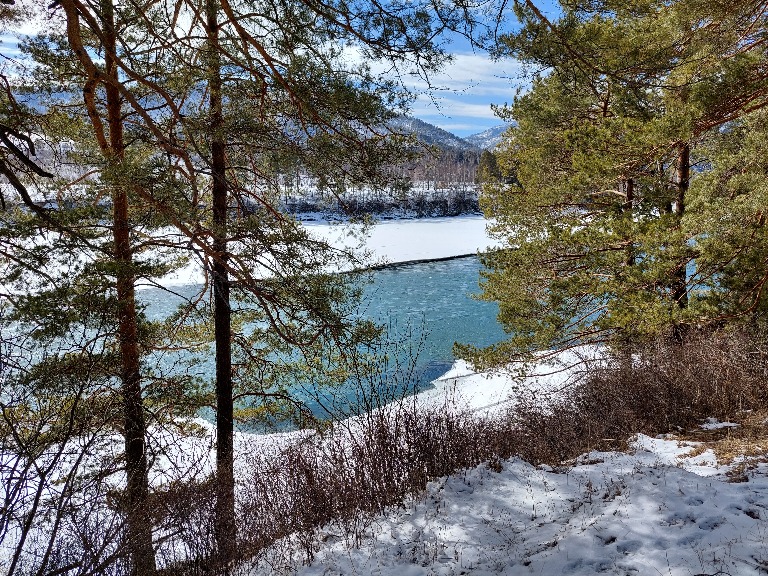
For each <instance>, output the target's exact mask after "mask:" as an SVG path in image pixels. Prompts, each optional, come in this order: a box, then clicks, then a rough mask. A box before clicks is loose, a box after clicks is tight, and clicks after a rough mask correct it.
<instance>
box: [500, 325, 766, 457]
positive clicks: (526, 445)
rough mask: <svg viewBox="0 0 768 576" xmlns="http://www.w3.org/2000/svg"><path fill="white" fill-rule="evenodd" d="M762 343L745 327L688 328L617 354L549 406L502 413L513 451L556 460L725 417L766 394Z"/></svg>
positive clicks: (755, 404)
mask: <svg viewBox="0 0 768 576" xmlns="http://www.w3.org/2000/svg"><path fill="white" fill-rule="evenodd" d="M766 360H768V347H766V344H765V339H764V338H763V337H762V336H761V335H755V334H752V333H750V332H748V331H746V330H729V331H715V332H712V331H691V332H689V333H688V334H687V335H686V338H685V340H684V341H683V342H682V343H679V342H676V341H674V340H672V339H670V340H659V341H657V342H654V343H652V344H649V345H646V346H644V347H642V348H638V349H637V350H635V352H634V354H633V355H632V356H631V358H630V357H627V356H617V357H616V358H615V359H614V361H613V362H610V363H608V364H607V365H605V366H603V367H601V368H598V369H596V370H594V371H593V372H591V373H590V375H589V376H588V377H587V378H586V379H585V380H584V381H583V382H582V383H581V384H580V385H579V386H576V387H575V388H574V389H572V390H571V391H570V392H569V393H567V394H565V395H564V396H562V397H561V398H559V399H557V400H556V401H555V402H553V403H552V404H550V405H548V406H538V405H536V404H534V403H532V402H523V403H522V404H521V405H520V406H518V407H517V408H516V409H515V411H514V413H512V414H509V418H510V419H512V420H514V421H515V422H516V423H517V425H516V427H515V428H516V429H515V430H514V434H515V435H516V436H518V439H517V440H516V441H515V444H517V445H518V449H519V452H518V453H519V454H520V455H521V456H522V457H523V458H525V459H526V460H528V461H531V462H533V463H540V462H546V463H550V464H557V463H560V462H562V461H564V460H566V459H568V458H573V457H574V456H577V455H579V454H582V453H584V452H586V451H589V450H593V449H615V448H617V447H618V448H621V447H622V445H623V444H624V443H625V442H626V440H627V439H628V438H629V436H630V435H631V434H634V433H637V432H643V433H647V434H660V433H666V432H670V431H677V430H680V429H684V428H687V427H690V426H691V425H693V424H696V423H699V422H700V421H701V420H703V419H704V418H707V417H716V418H719V419H728V418H730V417H734V416H735V415H736V414H738V413H739V412H740V411H742V410H747V409H754V408H756V407H761V406H764V405H765V402H766V400H768V386H766V381H768V363H766Z"/></svg>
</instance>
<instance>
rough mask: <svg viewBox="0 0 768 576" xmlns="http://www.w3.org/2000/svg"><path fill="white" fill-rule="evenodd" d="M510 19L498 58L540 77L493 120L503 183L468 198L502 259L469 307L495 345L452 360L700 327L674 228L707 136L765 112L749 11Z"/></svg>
mask: <svg viewBox="0 0 768 576" xmlns="http://www.w3.org/2000/svg"><path fill="white" fill-rule="evenodd" d="M515 7H516V11H517V14H518V16H519V17H520V19H521V21H522V22H523V27H522V29H521V31H520V32H519V33H515V34H512V35H509V36H507V37H505V38H504V39H503V40H502V44H501V46H500V47H499V51H500V53H504V54H508V55H512V56H515V57H517V58H520V59H521V60H522V61H523V62H524V63H525V64H527V65H528V66H530V67H531V68H532V69H533V70H535V71H545V72H543V73H541V72H539V73H534V79H533V86H532V89H531V90H530V91H529V92H527V93H525V94H523V95H521V96H519V97H518V98H516V100H515V102H514V105H513V106H512V107H511V108H510V109H508V110H505V111H504V114H505V115H506V116H507V117H508V118H514V120H516V121H517V122H518V125H517V126H515V127H513V128H512V129H511V130H510V131H509V132H508V138H507V141H506V143H505V146H504V148H503V152H502V153H501V154H500V158H499V163H500V165H501V166H502V170H503V171H505V172H507V173H512V174H514V175H515V177H516V179H517V183H515V184H512V185H511V186H507V185H491V186H488V187H487V188H486V190H485V193H484V197H485V202H484V208H485V210H486V213H487V214H488V215H489V216H491V217H493V218H494V219H495V223H494V225H493V226H492V231H493V232H494V233H495V234H496V235H497V236H498V237H499V238H500V239H502V240H503V241H504V243H505V248H502V249H499V250H495V251H491V252H490V253H488V254H487V255H485V256H484V258H483V260H484V263H485V265H486V266H487V267H488V271H487V272H486V273H485V274H484V278H485V281H484V285H483V288H484V297H485V298H488V299H491V300H497V301H499V302H500V316H499V317H500V320H501V322H502V323H503V324H504V325H505V327H506V328H507V329H508V330H509V331H510V333H511V336H510V339H509V340H508V341H507V342H504V343H501V344H500V345H498V346H497V347H495V348H492V349H489V350H486V351H484V352H482V353H481V352H480V351H477V350H473V349H471V348H464V349H463V350H461V352H462V353H463V354H472V355H474V357H475V359H476V360H477V361H478V362H483V361H489V362H506V361H509V359H510V358H511V357H520V356H521V355H522V356H525V355H526V354H529V353H530V352H533V351H536V350H541V349H547V348H562V347H565V346H573V345H577V344H583V343H605V342H608V343H611V344H612V345H614V346H617V347H626V346H628V345H630V344H631V343H632V342H637V341H638V340H641V339H644V338H653V337H656V336H658V335H660V334H664V333H667V332H668V331H672V332H673V333H674V334H676V335H677V336H678V337H681V335H682V334H683V333H684V329H685V326H686V325H689V324H691V323H693V322H700V321H701V319H702V317H703V316H704V317H707V316H708V317H710V318H711V317H712V315H711V310H710V313H707V312H705V311H704V310H702V308H701V307H700V306H699V303H700V300H699V297H698V292H699V290H698V287H697V286H696V280H695V274H694V275H692V274H691V270H692V269H694V270H695V269H696V266H697V264H696V262H697V260H698V259H700V258H701V256H702V249H703V248H704V247H705V244H702V243H698V242H697V241H696V238H701V237H702V236H701V234H702V233H703V231H702V230H695V229H692V228H690V227H689V225H688V223H689V222H692V220H691V219H690V218H689V214H688V211H687V206H688V205H689V203H690V202H691V199H690V195H691V189H692V188H693V189H695V190H697V191H698V187H697V186H696V184H695V180H696V178H697V174H696V172H695V170H692V167H693V166H694V165H695V164H696V162H697V161H701V160H703V158H702V157H701V156H700V155H699V151H700V150H703V146H704V143H705V142H707V141H708V140H709V139H711V138H712V137H713V136H714V135H716V134H717V130H718V129H719V128H720V127H721V126H723V125H726V123H728V122H731V121H733V119H734V118H736V117H739V116H742V115H745V114H748V113H749V112H750V110H752V109H753V108H755V107H757V108H760V107H762V106H763V105H764V104H765V102H766V94H767V93H766V84H765V80H764V78H763V76H762V74H761V73H760V65H759V64H758V62H760V61H762V60H763V58H764V55H763V49H762V47H761V44H760V42H759V41H758V40H757V39H758V38H759V37H760V34H762V32H761V31H759V30H762V28H761V27H762V26H763V20H764V15H763V13H762V10H761V9H759V8H755V7H754V6H753V5H751V4H748V3H737V5H734V6H732V7H728V8H727V9H725V8H721V7H714V6H709V5H704V4H701V3H697V2H687V1H685V0H680V1H678V2H674V3H670V4H657V3H654V2H633V3H630V4H624V3H614V2H597V3H596V2H589V3H578V2H577V3H562V16H561V17H559V18H558V19H557V20H556V21H550V20H548V19H547V18H546V17H545V16H544V15H543V14H542V12H541V11H540V10H539V9H538V8H537V6H536V5H535V3H533V2H530V1H527V2H518V3H516V5H515ZM702 22H707V23H709V24H707V25H706V26H704V25H702V24H701V23H702ZM739 103H740V104H739ZM702 168H705V166H704V165H702ZM697 193H698V192H697ZM697 206H698V207H699V208H700V207H701V204H697ZM694 304H695V305H694ZM702 315H703V316H702Z"/></svg>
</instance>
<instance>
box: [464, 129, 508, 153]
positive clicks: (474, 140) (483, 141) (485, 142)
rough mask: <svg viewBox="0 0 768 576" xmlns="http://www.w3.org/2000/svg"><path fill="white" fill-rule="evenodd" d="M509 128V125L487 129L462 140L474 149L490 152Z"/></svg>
mask: <svg viewBox="0 0 768 576" xmlns="http://www.w3.org/2000/svg"><path fill="white" fill-rule="evenodd" d="M509 126H510V125H509V124H501V125H499V126H494V127H493V128H488V130H483V131H482V132H478V133H477V134H472V135H471V136H467V137H466V138H464V140H465V141H466V142H469V143H470V144H471V145H472V146H474V147H476V148H480V149H482V150H492V149H493V148H496V146H498V145H499V143H500V142H501V140H502V135H503V134H504V132H506V130H507V128H509Z"/></svg>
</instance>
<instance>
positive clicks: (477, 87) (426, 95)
mask: <svg viewBox="0 0 768 576" xmlns="http://www.w3.org/2000/svg"><path fill="white" fill-rule="evenodd" d="M536 3H537V5H538V6H539V7H540V8H541V9H542V11H543V12H544V13H549V14H552V12H553V4H554V3H555V2H554V1H553V0H538V1H537V2H536ZM507 18H508V22H507V23H505V24H503V25H502V27H503V28H507V27H509V26H511V25H513V24H512V21H511V19H512V18H514V17H513V16H512V14H511V13H510V12H507ZM30 25H31V26H30ZM34 27H35V26H34V24H32V23H29V24H27V25H26V26H24V30H23V32H25V33H29V32H31V31H32V30H31V29H30V28H34ZM0 32H2V31H0ZM447 40H448V44H447V45H446V50H447V51H448V52H449V53H451V54H452V56H453V59H452V61H451V62H449V63H448V64H447V65H446V66H445V68H444V69H443V70H442V71H441V72H440V73H439V74H435V75H433V76H432V77H431V78H430V82H429V84H428V83H427V82H426V81H424V80H421V79H419V80H416V81H414V83H413V86H412V89H413V90H414V93H415V94H416V98H415V100H414V101H413V103H412V105H411V110H410V114H411V115H412V116H415V117H416V118H419V119H421V120H424V121H425V122H429V123H430V124H434V125H436V126H439V127H440V128H443V129H444V130H447V131H449V132H452V133H454V134H456V135H457V136H461V137H465V136H469V135H471V134H476V133H478V132H482V131H483V130H486V129H488V128H492V127H494V126H498V125H500V124H503V123H504V122H503V121H502V120H501V119H500V118H498V117H497V116H496V115H495V114H494V112H493V110H492V108H491V106H492V105H504V104H505V103H511V101H512V99H513V98H514V96H515V93H516V91H517V90H518V89H519V88H521V87H523V88H524V87H525V85H526V84H525V80H524V79H523V77H522V71H521V65H520V63H519V62H516V61H514V60H512V59H509V58H507V59H501V60H495V61H494V60H493V59H492V58H491V57H490V56H489V55H488V54H487V53H485V52H483V51H480V50H474V51H473V50H472V47H471V46H470V45H469V42H468V41H467V40H466V39H463V38H460V37H458V36H457V37H455V38H448V39H447ZM15 44H16V42H15V39H13V38H12V37H11V36H10V35H9V34H8V33H5V34H2V33H0V52H1V53H2V54H3V55H4V56H6V57H8V56H11V57H13V56H17V51H16V50H15V48H16V46H15Z"/></svg>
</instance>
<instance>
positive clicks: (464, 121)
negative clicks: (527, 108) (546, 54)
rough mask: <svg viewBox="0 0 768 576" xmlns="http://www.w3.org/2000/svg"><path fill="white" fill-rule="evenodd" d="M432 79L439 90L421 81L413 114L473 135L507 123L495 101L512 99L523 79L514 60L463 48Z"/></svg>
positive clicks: (430, 121) (438, 124)
mask: <svg viewBox="0 0 768 576" xmlns="http://www.w3.org/2000/svg"><path fill="white" fill-rule="evenodd" d="M431 83H432V84H433V86H435V87H436V88H437V90H427V86H426V83H421V84H420V85H417V89H418V90H419V93H418V95H417V97H416V100H415V102H414V103H413V105H412V108H411V114H412V115H413V116H415V117H417V118H420V119H421V120H424V121H426V122H429V123H430V124H434V125H436V126H439V127H440V128H443V129H444V130H448V131H449V132H453V133H454V134H456V135H457V136H469V135H470V134H475V133H477V132H482V131H483V130H485V129H487V128H491V127H492V126H498V125H499V124H502V123H503V122H502V121H501V120H500V119H499V118H498V117H496V116H495V115H494V113H493V111H492V110H491V104H497V105H501V104H504V103H507V102H511V101H512V98H513V97H514V95H515V91H516V89H517V87H518V86H521V85H522V83H523V79H522V75H521V68H520V64H519V63H518V62H515V61H514V60H510V59H506V60H500V61H493V60H492V59H491V58H490V57H489V56H488V55H487V54H484V53H482V52H474V53H473V52H470V51H459V52H454V58H453V62H451V63H450V64H448V66H446V67H445V69H444V71H443V72H442V73H440V74H437V75H435V76H434V77H433V78H431Z"/></svg>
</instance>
